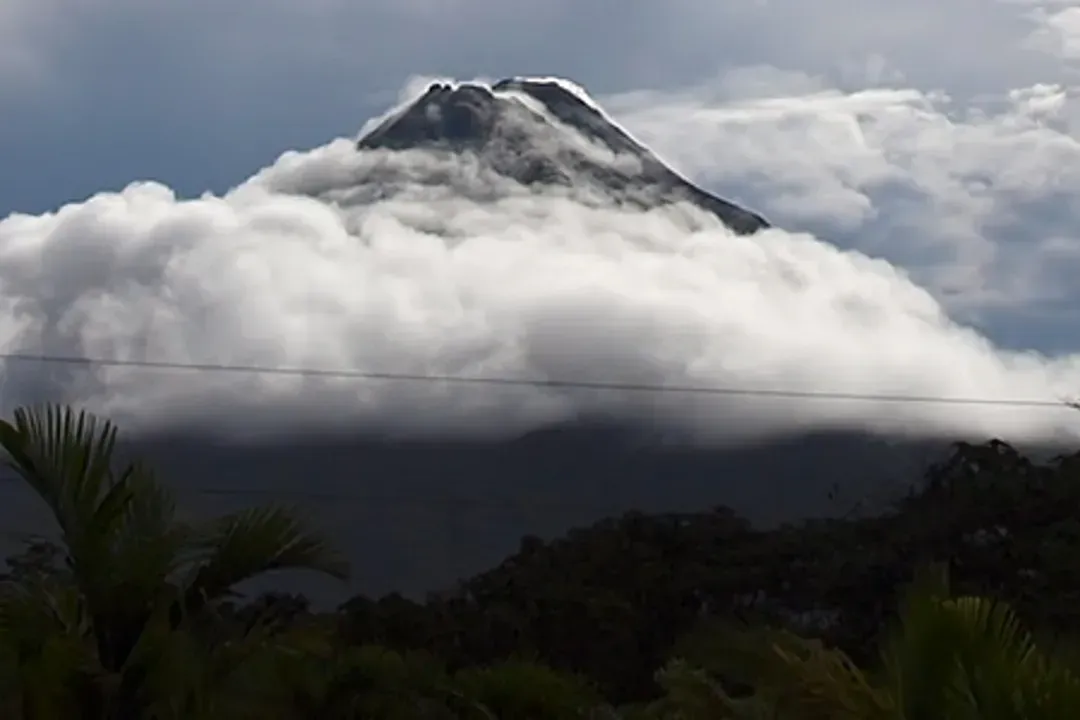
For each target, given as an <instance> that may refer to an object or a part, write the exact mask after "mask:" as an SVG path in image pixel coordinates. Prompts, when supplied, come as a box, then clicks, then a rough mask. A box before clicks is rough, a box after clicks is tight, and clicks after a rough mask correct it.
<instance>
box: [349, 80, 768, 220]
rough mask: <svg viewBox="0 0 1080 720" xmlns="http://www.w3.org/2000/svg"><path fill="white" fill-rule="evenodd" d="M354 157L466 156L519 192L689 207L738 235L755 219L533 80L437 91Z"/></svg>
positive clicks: (564, 90) (437, 86) (364, 141)
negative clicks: (563, 191) (382, 153)
mask: <svg viewBox="0 0 1080 720" xmlns="http://www.w3.org/2000/svg"><path fill="white" fill-rule="evenodd" d="M357 146H358V148H359V149H361V150H392V151H393V150H413V149H429V150H443V151H447V152H451V153H466V152H467V153H472V154H475V155H476V156H477V157H478V158H479V160H480V161H481V162H482V163H483V164H484V165H485V166H487V167H488V168H490V169H491V170H494V171H495V172H497V173H498V174H500V175H503V176H506V177H509V178H512V179H514V180H517V181H518V182H520V183H522V184H526V185H535V184H538V183H540V184H551V185H562V186H568V187H578V186H588V187H589V189H590V190H593V191H599V192H601V193H602V194H603V195H606V196H608V197H609V198H610V199H613V200H615V201H618V202H621V203H627V204H632V205H636V206H640V207H655V206H658V205H663V204H666V203H672V202H678V201H683V202H690V203H693V204H694V205H697V206H699V207H701V208H702V209H705V210H707V211H709V212H712V213H713V214H715V215H716V216H718V217H719V218H720V219H721V220H722V221H723V222H724V224H726V225H727V226H728V227H730V228H731V229H732V230H733V231H735V232H737V233H740V234H750V233H753V232H756V231H758V230H761V229H763V228H766V227H768V223H767V222H766V221H765V220H764V218H762V217H761V216H759V215H757V214H755V213H753V212H750V211H749V210H745V209H743V208H741V207H739V206H737V205H734V204H732V203H730V202H727V201H726V200H723V199H721V198H718V197H716V196H714V195H711V194H709V193H707V192H705V191H704V190H702V189H701V188H698V187H697V186H695V185H694V184H692V183H691V182H689V181H688V180H686V179H685V178H683V177H681V176H680V175H678V174H677V173H676V172H675V171H674V170H672V169H671V168H669V167H668V166H667V165H665V164H664V163H663V162H662V161H661V160H660V159H659V158H658V157H657V156H656V155H655V154H654V153H653V152H652V151H650V150H649V149H648V148H647V147H645V146H644V145H642V144H641V143H639V142H637V141H636V140H634V139H633V138H632V137H631V136H630V135H629V134H628V133H626V132H625V131H624V130H622V129H621V128H620V127H619V126H618V125H617V124H616V123H614V122H613V121H612V120H611V119H610V118H608V117H607V116H606V115H605V114H604V112H603V111H602V110H601V109H600V108H599V106H598V105H596V104H595V103H593V102H592V101H590V100H589V98H588V96H587V95H585V94H584V91H582V90H581V89H580V88H578V87H577V86H575V85H572V84H568V83H566V82H563V81H559V80H555V79H549V78H543V79H530V78H511V79H507V80H502V81H500V82H497V83H495V84H494V85H492V86H486V85H481V84H477V83H460V84H449V83H444V82H437V83H433V84H432V85H430V86H429V87H428V89H427V91H426V92H425V93H424V94H423V95H422V96H420V97H419V98H418V99H417V100H415V101H414V102H413V103H412V104H411V105H409V106H407V107H406V108H404V109H403V110H401V111H400V112H397V113H394V114H393V115H391V116H390V117H388V118H387V119H386V120H384V121H383V122H382V124H380V125H379V126H377V127H376V128H374V129H373V130H372V131H371V132H369V133H368V134H366V135H365V136H363V137H362V138H360V140H359V141H358V143H357Z"/></svg>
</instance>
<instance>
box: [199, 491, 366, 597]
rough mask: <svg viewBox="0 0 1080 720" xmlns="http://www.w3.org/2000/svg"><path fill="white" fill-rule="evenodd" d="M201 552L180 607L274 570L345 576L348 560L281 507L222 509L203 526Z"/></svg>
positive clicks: (335, 576)
mask: <svg viewBox="0 0 1080 720" xmlns="http://www.w3.org/2000/svg"><path fill="white" fill-rule="evenodd" d="M199 545H200V546H201V548H202V551H203V555H202V559H201V561H200V562H199V563H198V564H197V565H196V566H195V568H194V571H193V574H192V576H191V577H190V579H189V580H188V581H187V583H186V584H185V598H184V607H183V608H182V609H183V610H184V611H185V612H187V613H191V612H194V611H196V610H198V609H199V608H201V607H203V606H204V605H205V604H206V603H209V602H212V601H216V600H218V599H220V598H222V597H224V596H225V595H226V594H227V593H228V592H229V591H230V590H231V589H232V588H233V587H235V586H236V585H239V584H241V583H243V582H244V581H246V580H250V579H251V578H254V577H256V576H258V575H261V574H263V573H266V572H271V571H274V570H286V569H297V570H314V571H318V572H323V573H326V574H328V575H330V576H331V577H334V578H337V579H340V580H344V579H346V578H347V577H348V566H347V564H346V563H345V561H344V560H343V559H342V558H341V556H340V555H338V554H337V553H336V552H334V551H332V550H331V549H330V546H329V545H328V544H327V543H326V541H325V540H323V539H322V538H321V537H320V536H319V535H317V534H316V533H313V532H310V531H309V530H307V528H306V527H305V526H304V525H303V523H301V522H300V520H299V519H298V518H297V517H296V516H295V515H294V514H293V513H291V512H289V511H288V510H286V509H285V508H280V507H268V508H256V509H251V510H244V511H241V512H237V513H233V514H231V515H227V516H225V517H223V518H221V519H219V520H217V521H215V522H213V523H212V524H211V525H210V527H209V528H207V529H206V530H205V531H204V532H203V534H202V540H201V542H200V543H199Z"/></svg>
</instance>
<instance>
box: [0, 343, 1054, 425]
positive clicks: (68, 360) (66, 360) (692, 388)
mask: <svg viewBox="0 0 1080 720" xmlns="http://www.w3.org/2000/svg"><path fill="white" fill-rule="evenodd" d="M0 360H3V361H11V362H27V363H31V362H36V363H51V364H58V365H77V366H84V367H126V368H144V369H152V370H171V371H175V372H218V373H245V374H257V375H280V376H291V377H310V378H334V379H353V380H366V381H386V382H424V383H447V384H457V385H497V386H510V387H537V388H558V389H574V390H607V391H622V392H642V393H680V394H688V395H726V396H739V397H774V398H789V399H805V400H853V401H862V402H889V403H919V404H928V405H983V406H997V407H1026V408H1056V409H1068V410H1073V411H1075V409H1074V408H1073V407H1072V406H1071V405H1070V402H1071V400H1068V399H1064V398H1063V399H1060V400H1039V399H1023V398H1014V399H1010V398H979V397H959V396H954V397H947V396H933V395H891V394H877V393H854V392H828V391H813V390H783V389H770V388H736V387H718V386H708V385H656V384H647V383H622V382H594V381H587V380H558V379H548V378H533V379H530V378H510V377H485V376H463V375H422V374H414V373H397V372H367V371H359V370H331V369H319V368H300V367H268V366H260V365H228V364H222V363H181V362H166V361H152V360H118V359H109V358H90V357H75V356H70V357H67V356H61V355H34V354H26V353H0Z"/></svg>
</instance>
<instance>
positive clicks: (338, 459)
mask: <svg viewBox="0 0 1080 720" xmlns="http://www.w3.org/2000/svg"><path fill="white" fill-rule="evenodd" d="M514 93H523V94H525V95H528V96H531V97H532V98H533V99H534V100H536V101H538V102H540V103H542V104H543V105H544V106H545V107H546V108H547V113H548V115H550V116H551V117H553V118H556V119H557V121H558V122H560V123H563V124H565V125H569V126H571V127H573V128H575V129H576V130H577V131H578V132H579V133H580V134H582V135H584V136H586V137H588V138H591V139H592V140H593V141H594V143H595V144H597V145H600V146H603V147H605V148H607V149H608V150H610V151H612V152H614V153H616V154H618V155H620V156H624V157H630V158H633V159H636V161H637V165H638V168H639V170H638V171H636V172H624V171H620V170H618V169H616V168H617V167H621V166H618V165H616V166H612V165H611V164H605V163H603V162H597V161H594V160H592V159H590V156H589V155H588V153H586V152H583V151H582V150H580V149H579V148H577V147H575V146H574V145H572V144H564V145H559V144H557V143H556V144H554V145H553V144H551V143H539V144H538V143H537V142H535V139H536V138H534V137H532V136H530V134H529V132H526V131H524V130H523V129H522V128H523V127H526V128H528V127H532V128H534V129H535V128H536V127H537V126H536V123H535V122H534V121H535V120H536V113H535V112H533V110H530V109H529V108H528V107H527V105H526V104H524V103H522V102H521V101H520V100H515V99H513V95H514ZM515 113H517V114H520V113H530V117H529V118H528V119H529V121H530V122H529V123H525V125H522V124H521V123H519V122H516V121H515V116H514V114H515ZM516 119H520V118H519V117H518V118H516ZM541 119H542V120H543V122H545V123H549V124H550V121H549V120H548V119H544V118H541ZM530 123H531V124H530ZM552 137H554V136H552ZM359 146H360V148H366V149H376V148H379V149H384V150H409V149H415V148H429V147H441V148H443V149H445V150H447V151H449V152H472V153H476V154H477V155H478V156H479V157H481V158H482V160H483V161H484V162H486V163H488V164H489V165H490V166H491V168H492V169H494V170H496V171H497V172H499V173H501V174H504V175H507V176H509V177H513V178H515V179H518V180H520V181H521V182H525V183H530V184H531V183H541V182H548V183H561V184H573V183H591V184H593V185H594V186H595V187H598V188H600V189H602V190H603V191H604V192H605V193H607V194H608V195H610V196H611V197H612V198H613V199H616V200H617V201H620V202H629V203H638V204H649V203H653V204H655V203H663V202H673V201H676V200H684V201H685V200H689V201H691V202H693V203H695V204H697V205H699V206H700V207H703V208H705V209H708V210H710V211H712V212H714V213H715V214H716V215H718V216H719V217H720V218H721V219H722V220H723V221H724V222H725V223H727V224H728V225H729V226H730V227H732V228H733V229H735V230H736V231H738V232H741V233H752V232H754V231H756V230H759V229H761V228H765V227H768V225H767V223H766V222H765V220H763V219H762V218H761V217H759V216H757V215H755V214H753V213H751V212H749V211H746V210H743V209H742V208H739V207H737V206H735V205H732V204H731V203H728V202H726V201H724V200H721V199H719V198H716V197H713V196H711V195H709V194H708V193H705V192H704V191H702V190H700V189H698V188H696V187H694V186H693V185H692V184H690V183H689V182H687V181H686V180H684V179H683V178H681V177H679V176H678V175H677V174H675V173H674V172H673V171H672V170H670V169H669V168H668V167H666V166H665V165H664V164H663V163H662V162H661V161H660V160H659V159H657V158H656V157H655V156H654V155H653V154H652V153H651V152H650V151H649V150H648V149H646V148H644V147H643V146H641V145H640V144H639V143H637V142H635V141H634V140H633V139H632V138H630V137H629V136H627V135H626V134H625V133H623V132H622V131H621V130H619V129H618V128H617V127H615V126H614V125H612V124H611V123H610V122H608V121H607V120H606V119H605V118H604V117H603V115H602V114H601V113H600V112H598V111H597V110H595V109H594V108H592V107H591V106H590V105H589V104H588V103H586V102H583V101H582V100H580V99H579V98H578V97H577V96H575V95H574V93H572V92H570V91H568V90H566V89H564V88H563V87H561V86H560V85H558V84H557V83H549V82H532V81H519V80H511V81H504V82H501V83H498V84H496V85H495V86H494V92H493V91H492V90H489V89H487V88H484V87H481V86H476V85H459V86H456V87H451V86H449V85H442V84H436V85H432V86H431V88H430V89H429V90H428V91H427V93H426V94H425V95H424V96H423V97H422V98H420V99H419V100H417V101H416V102H415V103H414V104H412V105H411V106H409V107H408V108H407V109H405V110H404V111H403V112H401V113H398V114H396V115H395V116H394V117H392V118H390V119H389V120H387V121H386V122H385V123H384V124H383V125H382V126H380V127H378V128H377V129H375V130H374V131H373V132H371V133H370V134H368V135H367V136H366V137H364V138H363V139H361V140H360V141H359ZM641 420H642V419H641V418H638V419H636V421H635V419H633V418H625V419H623V421H620V422H604V423H586V422H577V423H567V424H561V425H558V426H551V427H544V428H537V429H535V430H534V431H532V432H530V433H527V434H525V435H524V436H522V437H518V438H512V439H510V440H486V441H485V440H472V441H453V442H451V441H441V442H440V441H433V440H430V439H428V440H422V441H421V440H412V441H410V440H403V439H400V438H397V439H392V440H391V439H388V438H387V437H381V436H378V435H376V434H373V433H370V432H363V433H362V432H359V431H357V432H355V433H345V432H339V433H336V434H334V435H333V436H329V435H328V436H323V437H311V436H310V435H304V436H299V435H297V436H295V437H291V438H288V439H283V438H281V437H276V438H274V439H273V440H272V441H264V442H249V443H247V444H241V443H235V442H227V441H225V440H223V439H221V438H219V437H212V436H210V435H208V434H206V433H205V432H202V433H200V432H197V431H196V432H193V431H190V429H183V430H180V429H178V430H176V431H175V432H172V433H159V434H157V435H156V436H154V437H141V438H138V439H130V440H129V441H128V442H127V446H126V451H127V452H129V453H132V454H134V455H137V456H139V457H141V458H143V459H145V460H147V461H149V462H150V463H151V464H152V465H153V466H154V467H155V468H156V469H157V470H158V471H159V473H160V475H161V476H162V477H163V478H164V479H165V480H166V481H167V482H168V483H169V484H170V485H172V486H173V487H174V488H175V489H176V490H177V493H178V496H179V500H180V504H181V507H182V508H183V509H184V510H185V511H187V512H189V513H193V514H197V515H206V514H211V513H213V514H218V513H221V512H224V511H229V510H235V509H241V508H246V507H250V506H251V505H253V504H258V503H266V502H274V501H277V502H286V503H294V504H297V505H299V506H301V507H302V508H305V509H306V510H307V511H308V512H309V513H310V514H311V515H312V516H313V519H314V520H315V521H317V523H318V525H319V526H320V527H322V528H323V529H324V531H325V532H327V533H328V534H329V535H330V536H331V538H332V539H333V540H334V541H335V542H336V543H338V545H339V546H340V547H341V548H342V550H343V551H345V552H346V553H347V555H348V556H349V558H350V560H351V562H352V564H353V576H354V580H353V582H352V585H351V587H350V588H347V589H342V588H340V587H336V586H328V585H321V584H312V582H313V581H311V580H310V579H309V578H303V579H297V580H296V581H295V582H296V586H295V588H294V589H296V590H299V591H302V592H305V593H307V594H309V595H310V596H312V597H314V598H316V599H319V600H322V601H328V600H331V601H332V600H341V599H343V597H344V591H343V590H347V591H351V592H358V591H363V592H368V593H383V592H388V591H391V590H398V591H402V592H405V593H410V594H418V593H423V592H425V591H434V590H439V589H442V588H446V587H449V586H451V585H453V584H454V582H455V581H456V580H457V579H459V578H461V577H464V576H468V575H472V574H474V573H477V572H480V571H483V570H486V569H488V568H490V567H491V566H493V565H495V564H496V563H497V562H499V561H500V560H501V559H503V558H504V557H506V556H507V555H509V554H511V553H513V552H514V551H515V550H516V549H517V547H518V543H519V542H520V539H521V538H522V536H524V535H538V536H541V537H551V536H554V535H557V534H561V533H564V532H566V531H567V530H569V529H570V528H572V527H575V526H581V525H585V524H589V523H592V522H594V521H597V520H599V519H601V518H603V517H606V516H610V515H615V514H621V513H624V512H627V511H630V510H637V511H642V512H646V513H654V512H693V511H707V510H709V509H710V508H713V507H716V506H719V505H725V506H729V507H731V508H732V509H734V510H735V511H737V512H739V513H740V514H743V515H745V516H746V517H747V518H748V519H750V520H751V521H753V522H755V523H757V524H759V525H773V524H776V523H781V522H785V521H794V520H798V519H801V518H808V517H814V516H818V517H820V516H826V515H836V514H844V513H849V512H852V511H858V509H859V508H863V509H867V510H872V509H876V508H878V507H880V505H881V504H882V503H883V502H887V501H889V500H891V499H895V498H896V497H898V496H899V495H901V494H903V493H904V491H905V489H906V488H907V487H908V486H909V485H910V484H912V483H917V482H918V480H919V478H920V475H921V472H922V470H923V469H924V468H925V467H926V466H927V465H928V464H929V463H931V462H932V461H934V460H937V459H938V458H939V457H941V456H942V454H943V453H944V450H945V448H946V446H947V445H948V442H947V439H941V438H937V439H928V440H910V439H907V440H895V439H887V438H880V437H873V436H871V435H869V434H867V433H860V432H830V433H813V434H803V435H790V436H785V437H775V438H772V439H769V440H762V441H760V442H757V443H755V444H752V445H747V446H743V447H724V448H717V447H703V446H700V445H689V444H673V443H672V441H671V437H670V436H669V435H665V437H664V438H663V439H662V440H661V439H659V438H658V436H657V433H650V432H644V433H643V432H642V425H641ZM645 420H647V418H646V419H645ZM654 429H655V428H654ZM1007 439H1008V438H1006V440H1007ZM208 489H210V490H214V491H215V492H210V493H207V492H205V491H206V490H208ZM45 520H46V516H45V514H44V511H43V508H41V507H40V506H39V505H38V504H36V503H35V502H34V501H33V499H32V498H31V497H30V495H29V494H28V493H27V492H26V491H24V490H23V488H22V487H21V486H20V485H18V484H17V483H12V482H0V527H3V529H4V530H5V531H7V533H8V534H7V535H6V536H5V537H6V538H7V539H8V541H9V542H8V546H9V547H11V543H10V540H11V538H12V537H13V535H12V534H11V533H17V532H20V531H24V532H44V531H46V530H48V529H49V526H48V525H47V524H46V522H45ZM275 582H277V581H275ZM275 586H276V587H279V588H280V587H281V585H280V583H279V582H277V584H276V585H275Z"/></svg>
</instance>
